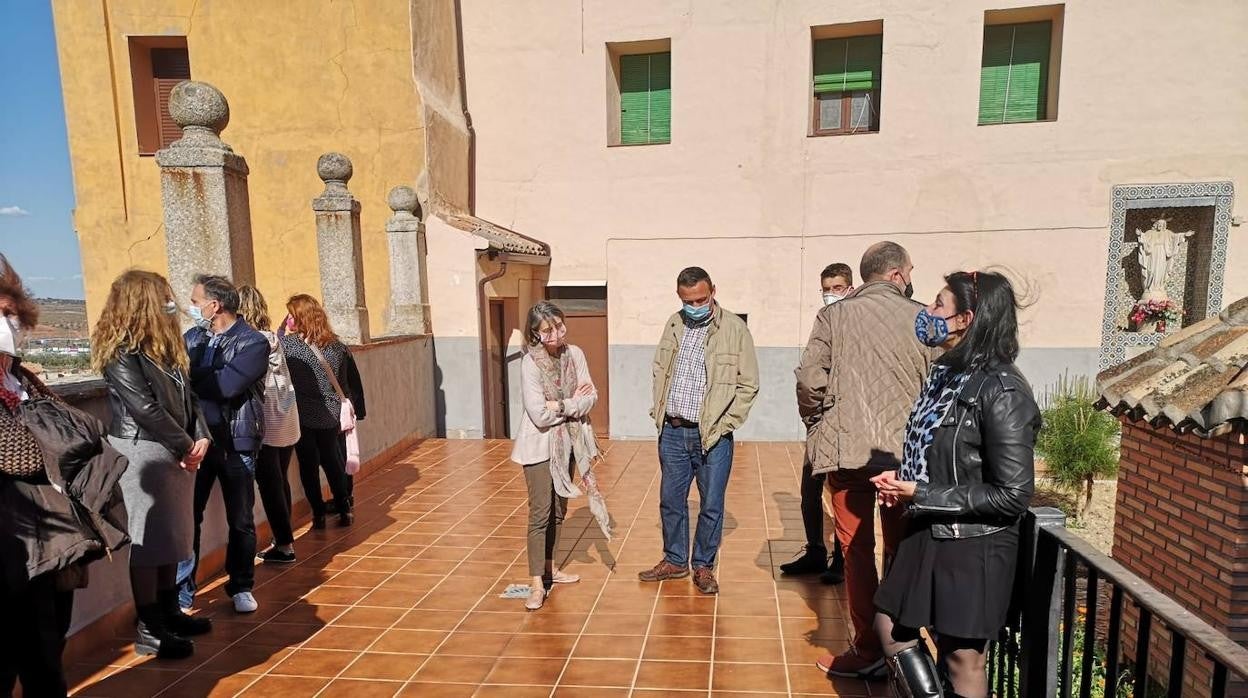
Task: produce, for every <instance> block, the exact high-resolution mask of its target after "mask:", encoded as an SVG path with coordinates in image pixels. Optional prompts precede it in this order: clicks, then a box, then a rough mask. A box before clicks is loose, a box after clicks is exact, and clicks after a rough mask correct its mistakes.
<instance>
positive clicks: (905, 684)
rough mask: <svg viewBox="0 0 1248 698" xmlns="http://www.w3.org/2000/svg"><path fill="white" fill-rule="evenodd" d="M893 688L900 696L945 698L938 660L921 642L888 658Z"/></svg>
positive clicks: (908, 697)
mask: <svg viewBox="0 0 1248 698" xmlns="http://www.w3.org/2000/svg"><path fill="white" fill-rule="evenodd" d="M886 663H887V664H888V673H889V675H890V676H891V677H892V683H893V690H894V691H895V692H896V693H897V695H898V696H900V698H943V697H944V695H945V692H944V690H943V689H942V688H941V686H940V676H939V675H938V674H937V673H936V662H934V661H932V656H931V655H930V654H928V653H927V648H926V647H924V646H923V644H922V643H921V642H920V644H918V645H915V646H914V647H910V648H907V649H904V650H902V651H900V652H898V653H897V654H896V655H894V656H892V657H889V658H888V659H887V660H886Z"/></svg>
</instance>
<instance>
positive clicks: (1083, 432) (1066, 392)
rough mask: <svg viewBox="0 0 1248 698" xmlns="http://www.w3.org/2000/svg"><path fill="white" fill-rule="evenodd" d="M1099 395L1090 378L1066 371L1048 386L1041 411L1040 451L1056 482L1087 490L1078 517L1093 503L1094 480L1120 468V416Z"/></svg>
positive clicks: (1063, 486) (1068, 488)
mask: <svg viewBox="0 0 1248 698" xmlns="http://www.w3.org/2000/svg"><path fill="white" fill-rule="evenodd" d="M1098 397H1099V396H1098V395H1097V394H1096V391H1094V390H1093V389H1092V386H1091V384H1090V383H1089V381H1088V380H1087V379H1086V378H1080V379H1074V380H1072V379H1071V378H1070V377H1069V376H1063V377H1062V378H1060V379H1059V380H1058V382H1057V385H1056V386H1055V387H1054V388H1052V389H1051V390H1049V391H1048V394H1047V395H1046V396H1045V399H1044V404H1043V406H1042V409H1041V413H1040V414H1041V416H1042V418H1043V420H1044V422H1043V426H1042V427H1041V428H1040V435H1039V436H1038V437H1037V439H1036V453H1037V454H1038V455H1039V456H1040V457H1041V458H1043V459H1044V462H1045V466H1046V467H1047V469H1048V476H1049V478H1051V479H1052V481H1053V484H1054V485H1056V486H1057V487H1058V488H1060V489H1063V490H1066V491H1068V492H1072V493H1081V494H1083V505H1082V506H1078V505H1076V507H1078V508H1077V510H1076V511H1075V512H1074V514H1075V515H1076V516H1077V517H1078V516H1082V515H1083V514H1084V513H1086V512H1087V510H1088V507H1089V506H1090V505H1091V504H1092V487H1093V483H1095V481H1096V480H1097V479H1098V478H1107V477H1112V476H1114V475H1115V474H1116V473H1117V471H1118V442H1119V441H1118V440H1119V433H1120V432H1119V425H1118V420H1117V419H1115V418H1114V417H1113V415H1110V414H1108V413H1106V412H1103V411H1101V410H1098V409H1097V408H1096V402H1097V399H1098Z"/></svg>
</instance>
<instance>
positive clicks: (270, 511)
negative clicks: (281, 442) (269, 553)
mask: <svg viewBox="0 0 1248 698" xmlns="http://www.w3.org/2000/svg"><path fill="white" fill-rule="evenodd" d="M294 452H295V447H294V446H281V447H279V446H261V447H260V457H259V458H258V459H257V461H256V488H257V489H259V490H260V503H261V504H263V505H264V514H265V516H267V517H268V519H269V527H270V528H271V529H273V542H274V543H275V544H277V545H290V544H291V543H294V542H295V533H294V529H293V527H292V526H291V521H290V507H291V499H290V478H289V477H288V475H287V473H288V472H289V470H290V457H291V456H292V455H293V454H294Z"/></svg>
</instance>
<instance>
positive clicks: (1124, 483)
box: [1113, 420, 1248, 695]
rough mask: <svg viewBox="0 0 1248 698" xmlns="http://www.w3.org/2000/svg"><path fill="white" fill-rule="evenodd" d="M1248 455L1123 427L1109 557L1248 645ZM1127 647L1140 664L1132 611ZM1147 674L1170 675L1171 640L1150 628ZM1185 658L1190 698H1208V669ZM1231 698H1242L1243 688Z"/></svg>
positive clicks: (1228, 446) (1228, 444) (1236, 438)
mask: <svg viewBox="0 0 1248 698" xmlns="http://www.w3.org/2000/svg"><path fill="white" fill-rule="evenodd" d="M1246 463H1248V446H1245V444H1244V442H1243V437H1242V436H1241V435H1237V434H1231V435H1226V436H1221V437H1215V438H1210V439H1202V438H1200V437H1197V436H1194V435H1190V434H1188V435H1180V434H1176V433H1174V432H1173V431H1171V430H1169V429H1153V428H1151V427H1149V426H1148V425H1147V424H1146V423H1143V422H1132V421H1128V420H1123V426H1122V459H1121V462H1120V469H1119V473H1118V501H1117V507H1116V511H1115V515H1114V548H1113V557H1114V559H1115V560H1117V561H1118V562H1120V563H1122V564H1123V565H1124V566H1126V567H1127V568H1128V569H1130V570H1131V571H1133V572H1135V573H1136V574H1138V575H1140V576H1141V577H1143V578H1144V579H1145V580H1146V581H1147V582H1148V583H1149V584H1150V585H1152V586H1153V587H1155V588H1156V589H1157V590H1158V591H1161V592H1162V593H1164V594H1166V595H1167V596H1169V597H1171V598H1172V599H1174V600H1176V601H1178V602H1179V603H1180V604H1182V605H1183V606H1185V607H1186V608H1187V609H1188V610H1190V611H1191V612H1192V613H1194V614H1196V615H1197V616H1199V617H1200V618H1202V619H1204V620H1205V621H1206V622H1208V623H1209V624H1210V625H1212V626H1214V627H1215V628H1217V629H1218V630H1220V631H1222V632H1224V633H1226V634H1227V635H1229V636H1231V637H1232V638H1234V639H1236V640H1238V641H1240V642H1243V643H1248V478H1246V477H1245V464H1246ZM1125 611H1126V612H1125V613H1124V621H1123V648H1124V651H1125V653H1126V655H1127V656H1128V657H1130V658H1133V657H1134V655H1135V633H1136V618H1137V617H1138V613H1137V612H1136V610H1135V609H1134V607H1131V606H1130V604H1128V607H1127V608H1126V609H1125ZM1150 644H1151V646H1152V648H1151V650H1150V656H1152V657H1154V659H1153V660H1152V661H1150V673H1151V674H1152V675H1153V676H1154V677H1157V678H1158V679H1160V680H1162V681H1165V680H1166V677H1167V676H1168V673H1167V672H1168V667H1169V654H1170V651H1169V650H1170V637H1169V633H1168V632H1167V631H1166V630H1165V628H1164V627H1163V626H1161V625H1160V624H1159V623H1156V622H1155V623H1154V624H1153V642H1152V643H1150ZM1196 655H1197V653H1196V651H1195V650H1194V649H1190V648H1189V651H1188V652H1187V662H1186V666H1187V667H1188V671H1187V672H1186V674H1187V677H1186V680H1185V682H1184V683H1185V686H1184V691H1183V693H1184V695H1208V692H1209V688H1208V687H1209V681H1210V674H1211V668H1210V665H1209V662H1208V661H1207V660H1205V659H1204V657H1203V656H1202V657H1197V656H1196ZM1234 688H1235V690H1233V691H1232V694H1237V695H1242V694H1244V692H1245V690H1244V687H1242V686H1236V687H1234Z"/></svg>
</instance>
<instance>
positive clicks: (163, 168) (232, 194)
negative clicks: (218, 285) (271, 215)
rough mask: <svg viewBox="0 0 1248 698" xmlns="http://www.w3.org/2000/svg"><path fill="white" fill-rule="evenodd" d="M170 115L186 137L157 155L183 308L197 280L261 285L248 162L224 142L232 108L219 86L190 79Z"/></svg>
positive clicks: (174, 97) (172, 278)
mask: <svg viewBox="0 0 1248 698" xmlns="http://www.w3.org/2000/svg"><path fill="white" fill-rule="evenodd" d="M169 115H170V116H171V117H173V120H174V121H175V122H176V123H177V124H178V126H181V127H182V137H181V138H179V139H178V140H176V141H174V142H173V144H171V145H170V146H169V147H168V148H165V149H163V150H161V151H160V152H158V153H156V163H157V164H158V165H159V166H160V198H161V200H162V203H163V204H164V212H165V216H164V218H165V244H166V249H167V251H168V255H169V282H170V283H171V284H172V285H173V289H174V293H176V294H177V296H178V302H179V303H182V304H186V303H188V302H189V301H190V297H191V288H192V279H193V278H194V277H195V275H196V274H220V275H222V276H228V277H230V278H231V279H233V280H234V282H235V283H236V284H254V283H255V280H256V268H255V259H254V256H253V253H252V245H251V209H250V204H249V201H248V198H247V173H248V170H247V162H246V161H245V160H244V159H243V157H242V156H241V155H239V154H237V153H235V152H234V150H233V149H232V148H230V146H228V145H226V144H225V142H223V141H222V140H221V138H220V134H221V131H222V130H224V129H225V127H226V124H228V123H229V122H230V105H229V103H227V102H226V100H225V95H223V94H221V91H220V90H218V89H217V88H215V87H213V86H212V85H209V84H207V83H203V82H193V81H189V80H188V81H186V82H182V83H179V84H178V85H177V86H176V87H174V88H173V92H172V94H170V96H169Z"/></svg>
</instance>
